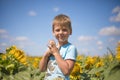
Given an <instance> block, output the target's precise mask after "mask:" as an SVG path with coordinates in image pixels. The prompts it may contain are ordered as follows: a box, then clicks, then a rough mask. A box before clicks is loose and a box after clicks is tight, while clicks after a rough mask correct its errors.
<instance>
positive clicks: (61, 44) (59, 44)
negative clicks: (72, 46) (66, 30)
mask: <svg viewBox="0 0 120 80" xmlns="http://www.w3.org/2000/svg"><path fill="white" fill-rule="evenodd" d="M67 43H68V41H65V42H58V46H63V45H65V44H67Z"/></svg>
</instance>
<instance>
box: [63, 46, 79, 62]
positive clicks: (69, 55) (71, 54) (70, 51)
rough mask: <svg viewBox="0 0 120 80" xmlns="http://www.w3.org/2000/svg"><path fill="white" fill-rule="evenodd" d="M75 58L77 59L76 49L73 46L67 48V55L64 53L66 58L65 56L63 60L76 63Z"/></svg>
mask: <svg viewBox="0 0 120 80" xmlns="http://www.w3.org/2000/svg"><path fill="white" fill-rule="evenodd" d="M76 57H77V49H76V47H75V46H73V45H71V46H69V48H68V50H67V53H66V56H65V60H66V59H71V60H74V61H76Z"/></svg>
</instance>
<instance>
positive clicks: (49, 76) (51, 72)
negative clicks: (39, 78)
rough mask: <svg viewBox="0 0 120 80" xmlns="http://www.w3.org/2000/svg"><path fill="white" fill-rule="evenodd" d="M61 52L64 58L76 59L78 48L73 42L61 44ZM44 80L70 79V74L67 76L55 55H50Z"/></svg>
mask: <svg viewBox="0 0 120 80" xmlns="http://www.w3.org/2000/svg"><path fill="white" fill-rule="evenodd" d="M59 52H60V55H61V56H62V58H63V59H64V60H66V59H71V60H74V61H76V57H77V49H76V47H75V46H74V45H72V44H71V43H67V44H65V45H63V46H61V47H60V49H59ZM44 80H69V76H65V75H64V74H63V73H62V71H61V70H60V68H59V66H58V64H57V62H56V60H55V58H54V56H50V59H49V61H48V65H47V71H46V75H45V78H44Z"/></svg>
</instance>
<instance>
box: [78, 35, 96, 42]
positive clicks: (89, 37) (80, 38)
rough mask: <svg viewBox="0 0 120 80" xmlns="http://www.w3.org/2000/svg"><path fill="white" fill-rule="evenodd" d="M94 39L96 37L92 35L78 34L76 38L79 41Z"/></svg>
mask: <svg viewBox="0 0 120 80" xmlns="http://www.w3.org/2000/svg"><path fill="white" fill-rule="evenodd" d="M95 39H96V37H93V36H79V38H78V40H79V41H92V40H95Z"/></svg>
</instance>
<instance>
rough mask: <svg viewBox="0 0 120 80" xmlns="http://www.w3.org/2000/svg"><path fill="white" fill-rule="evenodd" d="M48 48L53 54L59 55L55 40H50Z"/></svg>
mask: <svg viewBox="0 0 120 80" xmlns="http://www.w3.org/2000/svg"><path fill="white" fill-rule="evenodd" d="M48 48H49V49H50V51H51V54H53V55H54V54H55V53H59V50H58V48H57V47H56V43H55V41H54V40H50V41H49V45H48Z"/></svg>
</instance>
